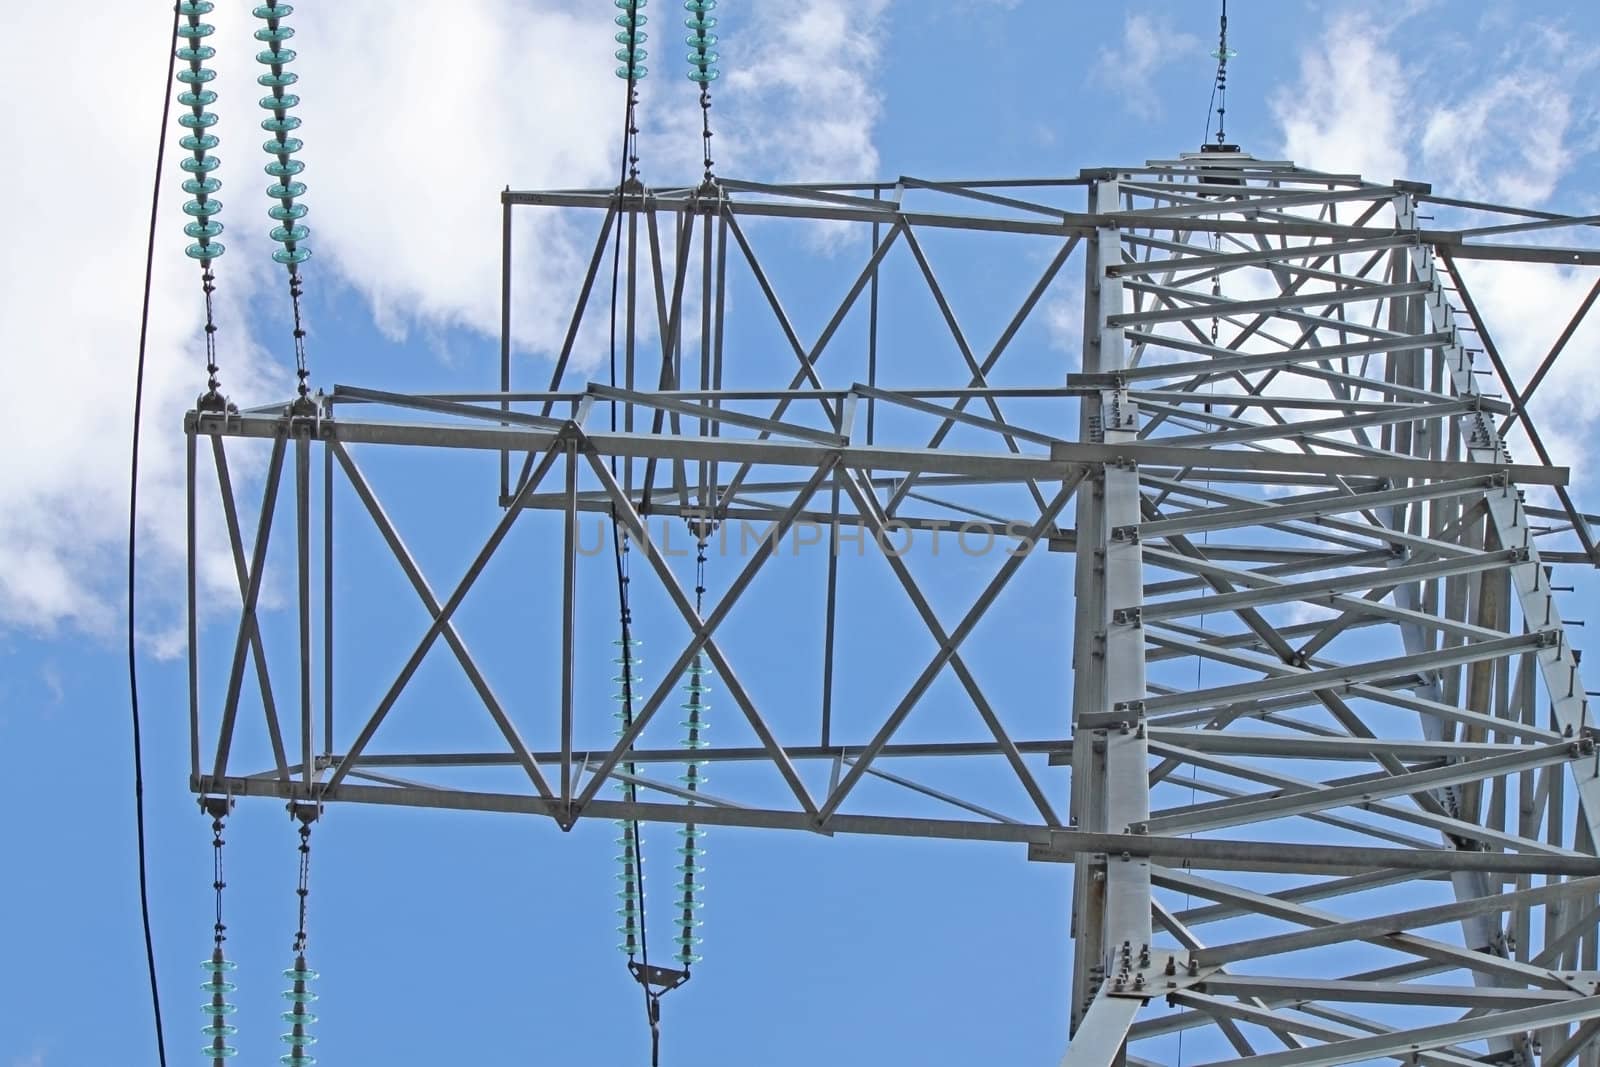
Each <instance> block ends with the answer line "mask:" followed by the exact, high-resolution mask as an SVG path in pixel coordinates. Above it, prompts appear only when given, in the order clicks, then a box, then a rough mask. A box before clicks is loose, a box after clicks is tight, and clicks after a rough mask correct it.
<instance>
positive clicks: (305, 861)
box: [278, 805, 318, 1067]
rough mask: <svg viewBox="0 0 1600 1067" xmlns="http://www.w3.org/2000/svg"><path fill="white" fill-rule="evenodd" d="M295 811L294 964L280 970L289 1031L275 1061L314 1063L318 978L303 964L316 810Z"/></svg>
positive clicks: (288, 1065)
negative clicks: (296, 899)
mask: <svg viewBox="0 0 1600 1067" xmlns="http://www.w3.org/2000/svg"><path fill="white" fill-rule="evenodd" d="M294 814H295V815H296V816H297V817H298V818H299V819H300V880H299V886H298V888H297V889H296V892H297V894H298V895H299V912H300V921H299V925H298V927H297V929H296V930H295V935H294V966H293V967H290V968H289V969H288V970H286V971H284V972H283V976H284V977H285V978H287V979H288V980H289V981H290V983H291V985H290V987H289V988H288V989H287V990H285V991H284V994H283V999H284V1000H287V1001H288V1002H289V1009H288V1010H287V1011H285V1012H284V1013H283V1014H282V1016H280V1018H282V1019H283V1021H284V1022H286V1023H288V1024H289V1032H288V1033H286V1034H284V1035H283V1037H282V1040H283V1043H284V1044H286V1045H288V1046H289V1051H288V1052H286V1053H284V1054H283V1055H282V1056H279V1057H278V1062H279V1063H282V1064H284V1065H285V1067H313V1065H314V1064H315V1063H316V1062H317V1058H316V1057H315V1056H313V1055H311V1053H310V1052H309V1051H307V1050H308V1049H309V1048H310V1047H311V1046H312V1045H314V1044H316V1042H317V1039H316V1037H315V1036H314V1035H313V1034H312V1033H311V1031H310V1027H311V1025H312V1024H313V1023H315V1022H316V1021H317V1017H316V1015H315V1014H314V1013H313V1012H312V1010H311V1006H312V1005H313V1004H315V1003H316V1002H317V994H315V993H313V992H312V991H311V989H310V984H311V983H312V982H314V981H316V980H317V977H318V975H317V972H316V971H313V970H312V969H311V968H310V967H308V966H306V898H307V897H308V896H309V895H310V892H311V889H310V884H309V883H310V877H311V824H312V822H314V821H315V820H316V817H317V810H316V808H315V806H312V805H301V806H297V807H296V808H295V809H294Z"/></svg>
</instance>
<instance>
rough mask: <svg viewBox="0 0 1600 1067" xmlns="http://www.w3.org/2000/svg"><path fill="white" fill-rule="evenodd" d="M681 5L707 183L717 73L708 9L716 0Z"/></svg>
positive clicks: (685, 1) (712, 23) (713, 21)
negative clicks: (696, 87)
mask: <svg viewBox="0 0 1600 1067" xmlns="http://www.w3.org/2000/svg"><path fill="white" fill-rule="evenodd" d="M683 7H684V10H686V11H688V12H689V17H688V18H686V19H684V20H683V24H684V26H686V27H688V29H689V36H688V37H687V38H686V39H685V41H686V43H687V44H688V45H689V47H690V48H692V49H693V51H691V52H690V53H689V80H690V81H692V82H696V83H698V84H699V86H700V137H701V140H702V143H703V146H704V150H705V168H706V173H705V181H706V183H707V184H710V182H711V180H712V175H711V168H712V165H713V162H714V161H713V160H712V158H711V83H712V82H714V81H716V80H717V78H718V77H719V76H720V75H721V71H719V70H718V69H717V68H716V66H715V65H714V64H716V62H717V61H718V59H719V58H720V57H719V56H718V55H717V53H716V52H714V51H712V49H713V48H714V47H715V46H716V43H717V35H716V34H714V33H712V32H711V30H712V29H713V28H714V27H715V26H716V24H717V20H716V18H714V17H713V16H712V15H711V12H712V11H714V10H716V7H717V0H683Z"/></svg>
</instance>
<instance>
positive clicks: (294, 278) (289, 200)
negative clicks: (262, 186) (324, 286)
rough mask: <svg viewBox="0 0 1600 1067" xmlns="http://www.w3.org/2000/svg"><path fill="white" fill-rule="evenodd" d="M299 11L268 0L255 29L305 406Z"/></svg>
mask: <svg viewBox="0 0 1600 1067" xmlns="http://www.w3.org/2000/svg"><path fill="white" fill-rule="evenodd" d="M293 13H294V7H293V6H292V5H290V4H285V3H281V2H279V0H266V3H264V4H260V5H258V6H257V7H256V8H255V10H254V12H253V14H254V15H255V16H256V18H258V19H264V20H266V25H265V26H263V27H261V28H260V29H258V30H256V31H255V38H256V40H258V41H260V42H261V43H262V44H264V45H266V48H265V49H263V50H262V51H260V52H257V53H256V61H257V62H259V63H261V64H263V65H265V66H266V67H267V68H268V70H267V73H265V74H261V75H259V76H257V78H256V83H257V84H258V85H261V86H263V87H265V88H267V89H269V90H271V92H270V93H269V94H268V95H267V96H263V97H262V98H261V100H260V104H261V106H262V107H263V108H265V109H266V110H267V111H270V112H271V115H270V116H269V117H267V118H264V119H262V120H261V128H262V129H263V130H266V131H267V132H268V133H270V134H272V136H271V137H269V138H268V139H267V140H266V141H264V142H263V143H262V145H261V147H262V149H263V150H264V151H265V152H266V153H267V154H268V155H269V156H272V162H270V163H268V164H267V165H266V171H267V173H268V174H269V175H271V176H272V177H273V178H274V179H276V180H275V181H274V183H273V184H272V185H270V186H268V187H267V196H268V198H269V199H271V200H273V201H275V203H274V204H273V205H272V207H271V208H269V209H268V210H267V215H268V216H269V217H270V218H271V219H272V220H273V221H274V222H276V223H277V225H276V226H274V227H273V228H272V230H271V231H270V233H269V234H268V236H270V237H271V238H272V239H273V240H274V241H277V242H278V243H279V244H281V245H283V247H282V248H279V249H277V250H276V251H274V252H273V253H272V258H273V259H274V260H275V261H276V262H278V263H282V264H283V265H284V266H285V267H287V268H288V271H289V301H290V303H291V304H292V305H293V308H294V364H295V377H296V379H297V387H296V389H297V393H298V396H297V399H296V401H295V406H296V408H297V409H299V410H300V411H302V412H305V411H307V410H309V409H310V407H311V401H310V398H309V396H308V394H309V391H310V390H309V386H308V385H307V384H306V379H307V378H308V377H309V376H310V372H309V371H308V370H307V369H306V331H305V326H304V324H303V323H302V321H301V317H300V296H301V278H300V264H302V263H304V262H305V261H306V260H308V259H310V258H311V250H310V249H308V248H304V247H302V245H303V244H304V243H305V241H306V240H307V239H308V238H309V237H310V236H311V231H310V229H308V228H307V227H305V226H303V225H301V223H300V220H301V219H303V218H305V216H306V206H305V205H304V204H301V203H298V202H297V201H298V200H299V198H300V197H301V196H304V195H305V191H306V186H305V183H304V182H301V181H299V180H297V179H298V176H299V175H300V173H301V172H303V171H304V170H305V164H304V163H302V162H301V161H300V160H298V159H295V158H293V157H294V154H295V153H296V152H298V151H300V150H301V149H302V148H303V147H305V143H304V142H303V141H302V140H301V139H300V138H298V137H291V136H289V135H290V134H291V133H293V132H294V131H295V130H298V129H299V128H300V119H299V117H298V116H295V115H291V114H289V112H290V111H291V110H292V109H294V108H296V107H298V106H299V105H300V97H299V96H297V95H296V94H294V93H290V92H285V90H286V89H287V88H288V87H289V86H292V85H294V84H295V83H296V82H298V81H299V80H300V78H299V75H297V74H295V73H293V72H292V71H287V70H285V69H284V68H285V67H286V66H287V65H288V64H290V63H292V62H294V59H295V51H294V49H292V48H285V47H284V42H285V41H288V40H289V39H290V38H292V37H293V36H294V27H292V26H287V25H285V24H284V22H283V20H284V19H285V18H287V17H288V16H289V15H291V14H293Z"/></svg>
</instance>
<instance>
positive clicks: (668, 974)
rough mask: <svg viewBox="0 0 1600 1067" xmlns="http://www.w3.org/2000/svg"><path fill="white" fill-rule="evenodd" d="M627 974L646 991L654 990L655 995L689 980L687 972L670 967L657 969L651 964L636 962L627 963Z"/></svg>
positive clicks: (675, 987)
mask: <svg viewBox="0 0 1600 1067" xmlns="http://www.w3.org/2000/svg"><path fill="white" fill-rule="evenodd" d="M628 973H629V974H631V975H633V977H634V980H635V981H637V982H638V983H639V984H640V985H642V986H644V987H645V988H646V989H649V990H654V991H655V992H656V993H657V994H660V993H665V992H667V991H668V990H672V989H677V988H678V987H679V986H681V985H682V984H683V983H685V982H687V981H688V980H689V972H688V971H687V970H682V971H680V970H677V969H675V968H672V967H657V966H656V965H655V964H653V963H640V962H638V961H637V960H629V961H628Z"/></svg>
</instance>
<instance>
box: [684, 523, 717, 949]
mask: <svg viewBox="0 0 1600 1067" xmlns="http://www.w3.org/2000/svg"><path fill="white" fill-rule="evenodd" d="M690 528H691V530H692V532H693V533H694V534H695V549H696V551H695V583H694V611H695V614H696V615H701V614H703V613H704V608H705V593H706V542H707V541H708V540H709V538H710V534H711V532H712V531H713V530H714V529H715V523H714V522H712V521H711V520H709V519H692V520H690ZM709 673H710V669H709V668H708V667H707V666H706V662H705V656H704V654H703V653H699V652H696V653H695V656H694V659H693V660H691V661H690V663H689V677H688V681H687V682H686V683H685V684H684V687H683V688H684V694H685V696H686V697H687V698H688V699H687V700H685V701H684V703H683V704H682V705H681V707H682V708H683V710H684V711H685V712H686V713H687V714H686V717H685V718H684V721H683V728H684V731H685V732H684V738H683V747H684V748H686V749H688V750H689V752H688V755H689V758H688V759H687V760H685V761H684V773H683V776H682V778H681V779H680V780H681V781H682V782H683V784H684V789H685V790H686V791H688V792H689V793H691V794H693V793H697V792H699V790H700V787H701V786H702V785H704V784H705V782H706V776H705V772H704V771H703V770H702V768H703V767H705V765H706V761H705V760H703V759H700V758H699V757H698V751H699V750H700V749H702V748H705V747H706V745H707V744H709V742H707V741H706V740H705V731H706V730H707V729H708V728H709V727H710V723H708V722H707V721H706V720H705V719H704V718H703V716H704V714H705V712H707V711H709V710H710V708H711V704H710V702H709V701H707V700H706V694H708V693H710V692H711V686H709V685H707V684H706V678H707V675H708V674H709ZM689 805H690V806H691V807H693V806H694V800H692V799H691V800H690V801H689ZM678 834H679V835H680V836H681V837H682V838H683V845H682V846H681V847H680V848H679V849H678V855H679V857H680V859H679V862H678V874H679V882H678V887H677V888H678V916H679V932H678V936H677V938H675V939H674V940H675V941H676V943H677V946H678V950H677V959H678V962H679V963H680V964H682V966H683V970H684V975H685V978H687V976H688V972H689V969H690V967H692V966H693V965H694V964H696V963H699V962H700V961H701V959H702V958H703V957H701V956H700V954H699V953H698V951H697V949H698V948H699V946H700V944H701V941H702V938H701V937H700V936H699V935H698V934H697V933H696V930H697V929H698V928H699V927H700V925H701V922H702V920H701V919H700V915H699V912H700V909H701V908H703V907H704V906H705V899H704V895H703V894H704V893H705V863H704V859H705V854H706V850H705V849H704V848H703V847H702V845H703V843H704V841H705V831H703V830H702V829H700V828H699V827H698V826H696V825H695V824H694V823H693V822H689V823H685V824H684V825H683V828H682V829H680V830H679V831H678Z"/></svg>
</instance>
